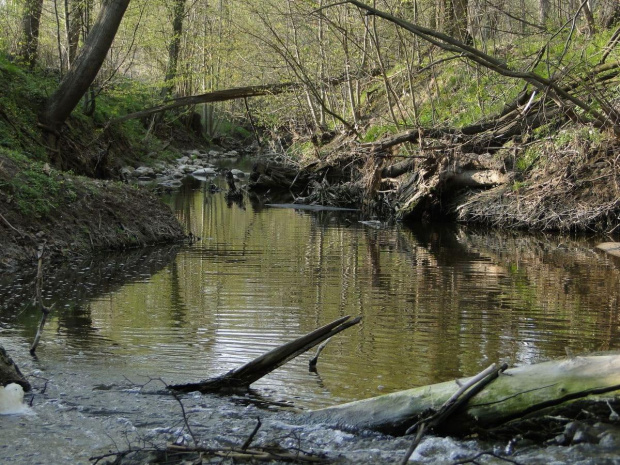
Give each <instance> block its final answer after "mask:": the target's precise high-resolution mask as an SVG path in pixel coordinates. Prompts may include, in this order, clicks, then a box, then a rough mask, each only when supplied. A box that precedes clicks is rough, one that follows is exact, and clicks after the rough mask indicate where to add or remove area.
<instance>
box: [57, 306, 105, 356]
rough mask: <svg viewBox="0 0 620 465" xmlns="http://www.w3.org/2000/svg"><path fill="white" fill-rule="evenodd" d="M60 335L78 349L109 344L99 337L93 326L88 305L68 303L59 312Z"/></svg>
mask: <svg viewBox="0 0 620 465" xmlns="http://www.w3.org/2000/svg"><path fill="white" fill-rule="evenodd" d="M58 334H62V336H63V337H65V338H67V339H68V340H69V341H70V343H71V344H72V345H74V346H78V347H84V348H86V347H96V346H101V345H103V344H107V342H106V341H105V340H104V339H103V338H101V337H99V334H98V330H97V328H95V327H94V325H93V320H92V317H91V312H90V307H89V305H88V304H86V305H84V304H79V303H76V302H68V303H66V304H65V305H64V307H63V308H62V310H61V311H59V312H58Z"/></svg>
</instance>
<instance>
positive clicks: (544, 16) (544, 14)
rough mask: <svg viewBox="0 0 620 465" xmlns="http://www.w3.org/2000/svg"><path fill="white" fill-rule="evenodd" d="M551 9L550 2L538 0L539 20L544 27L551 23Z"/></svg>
mask: <svg viewBox="0 0 620 465" xmlns="http://www.w3.org/2000/svg"><path fill="white" fill-rule="evenodd" d="M549 7H550V5H549V0H538V19H539V21H540V25H541V26H543V27H544V26H545V25H546V24H547V21H549Z"/></svg>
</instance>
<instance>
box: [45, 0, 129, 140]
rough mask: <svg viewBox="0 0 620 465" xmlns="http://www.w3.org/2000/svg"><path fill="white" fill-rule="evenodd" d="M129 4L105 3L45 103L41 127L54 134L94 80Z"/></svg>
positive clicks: (115, 0) (123, 1) (111, 0)
mask: <svg viewBox="0 0 620 465" xmlns="http://www.w3.org/2000/svg"><path fill="white" fill-rule="evenodd" d="M129 1H130V0H106V1H105V2H104V4H103V6H102V8H101V12H100V13H99V17H98V18H97V21H96V22H95V24H94V26H93V28H92V30H91V32H90V34H89V35H88V37H87V38H86V41H85V42H84V47H82V49H81V50H80V52H79V53H78V56H77V57H76V59H75V63H74V66H73V67H72V68H71V70H69V72H68V73H67V74H66V75H65V77H64V78H63V79H62V81H61V82H60V85H59V86H58V88H57V89H56V91H55V92H54V93H53V94H52V96H51V97H50V98H49V99H48V101H47V103H46V105H45V107H44V109H43V111H42V113H41V115H40V120H41V123H42V124H43V125H44V126H45V127H46V128H47V129H48V130H49V131H51V132H52V133H57V132H58V130H59V129H60V127H61V126H62V124H63V123H64V122H65V121H66V119H67V118H68V117H69V115H70V114H71V112H72V111H73V109H74V108H75V107H76V106H77V104H78V103H79V102H80V99H81V98H82V96H83V95H84V94H85V93H86V91H87V90H88V87H89V86H90V85H91V84H92V82H93V81H94V80H95V77H97V73H98V72H99V69H100V68H101V65H102V64H103V61H104V60H105V57H106V55H107V53H108V50H109V49H110V46H111V45H112V41H113V40H114V36H115V35H116V31H117V30H118V27H119V25H120V23H121V20H122V19H123V15H124V14H125V10H126V9H127V6H128V5H129Z"/></svg>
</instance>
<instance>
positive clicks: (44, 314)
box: [30, 243, 53, 357]
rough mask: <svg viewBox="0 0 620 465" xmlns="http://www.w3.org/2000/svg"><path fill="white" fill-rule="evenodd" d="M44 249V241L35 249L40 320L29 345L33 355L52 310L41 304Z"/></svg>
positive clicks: (37, 300)
mask: <svg viewBox="0 0 620 465" xmlns="http://www.w3.org/2000/svg"><path fill="white" fill-rule="evenodd" d="M44 250H45V243H43V244H42V245H41V247H39V250H38V251H37V258H38V264H37V281H36V291H35V292H36V302H37V304H38V305H39V307H40V308H41V313H42V315H41V321H40V323H39V329H37V334H36V336H35V337H34V341H33V342H32V346H31V347H30V355H32V356H33V357H34V356H35V354H36V351H37V346H38V345H39V341H40V340H41V335H42V334H43V328H44V327H45V322H46V321H47V316H48V315H49V313H50V311H51V310H52V308H53V306H52V307H49V308H48V307H46V306H45V305H44V304H43V291H42V288H43V251H44Z"/></svg>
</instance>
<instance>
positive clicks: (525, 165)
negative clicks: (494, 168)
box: [515, 145, 541, 172]
mask: <svg viewBox="0 0 620 465" xmlns="http://www.w3.org/2000/svg"><path fill="white" fill-rule="evenodd" d="M540 154H541V151H540V148H537V147H536V146H535V145H532V146H529V147H527V148H526V149H525V150H524V151H523V152H522V153H521V154H520V155H519V156H518V157H517V159H516V160H515V168H516V169H517V171H520V172H525V171H527V170H528V169H530V168H531V167H532V166H533V165H534V163H536V162H537V161H538V159H539V158H540Z"/></svg>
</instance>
